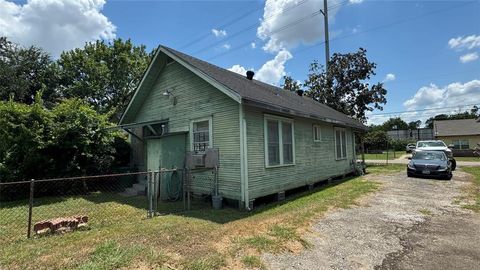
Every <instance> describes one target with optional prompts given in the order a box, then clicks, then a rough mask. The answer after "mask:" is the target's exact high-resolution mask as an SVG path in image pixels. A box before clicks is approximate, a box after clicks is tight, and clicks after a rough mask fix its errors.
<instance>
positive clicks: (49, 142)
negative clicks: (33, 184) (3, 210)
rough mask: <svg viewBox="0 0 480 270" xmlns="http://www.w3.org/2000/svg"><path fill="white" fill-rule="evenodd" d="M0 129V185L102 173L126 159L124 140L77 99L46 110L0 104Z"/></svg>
mask: <svg viewBox="0 0 480 270" xmlns="http://www.w3.org/2000/svg"><path fill="white" fill-rule="evenodd" d="M0 125H1V126H2V129H0V141H1V142H2V143H1V144H0V181H1V182H12V181H20V180H27V179H31V178H35V179H41V178H52V177H63V176H78V175H89V174H98V173H108V172H110V171H111V170H112V166H113V165H121V164H122V163H123V164H124V163H125V160H128V157H129V153H128V150H127V148H128V144H127V143H126V141H125V136H122V134H120V133H119V132H112V131H111V130H108V129H107V128H108V127H109V125H110V124H109V122H108V118H107V116H106V115H101V114H98V113H96V112H95V111H94V110H93V109H92V108H90V107H89V106H88V105H87V104H86V103H85V102H83V101H82V100H80V99H68V100H64V101H62V102H61V103H60V104H58V105H57V106H56V107H54V108H53V109H52V110H47V109H45V108H44V107H43V106H42V104H41V102H40V101H38V100H37V102H36V103H35V104H33V105H25V104H20V103H15V102H13V101H7V102H0ZM116 146H118V148H119V149H120V150H121V151H119V153H117V150H116V148H115V147H116ZM125 156H126V157H125Z"/></svg>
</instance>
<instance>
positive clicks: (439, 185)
mask: <svg viewBox="0 0 480 270" xmlns="http://www.w3.org/2000/svg"><path fill="white" fill-rule="evenodd" d="M367 177H368V178H369V179H370V180H372V181H378V182H380V183H382V188H381V189H380V190H379V191H378V192H377V193H375V194H373V195H371V196H368V198H365V199H364V200H362V201H361V203H360V204H359V206H356V207H353V208H350V209H343V210H338V211H334V212H331V213H329V214H328V215H326V216H325V218H323V219H321V220H319V221H318V222H317V223H316V224H315V225H314V226H313V232H312V233H311V234H310V235H309V236H308V241H309V242H310V243H311V244H312V245H313V246H312V248H310V249H308V250H304V251H303V252H300V253H299V254H292V253H282V254H278V255H275V254H265V255H264V259H265V261H266V262H267V265H268V267H269V268H271V269H454V268H455V269H475V268H477V269H478V265H479V264H480V215H478V214H475V213H473V212H472V211H470V210H466V209H463V208H462V207H461V206H460V205H458V204H455V203H453V202H454V201H455V199H456V198H458V197H459V196H461V194H462V190H464V189H465V187H467V186H468V185H470V182H469V179H470V178H469V175H468V174H466V173H464V172H461V171H456V172H454V178H453V179H452V180H451V181H439V180H433V179H420V178H407V177H406V175H405V173H404V172H402V173H395V174H391V175H371V176H367Z"/></svg>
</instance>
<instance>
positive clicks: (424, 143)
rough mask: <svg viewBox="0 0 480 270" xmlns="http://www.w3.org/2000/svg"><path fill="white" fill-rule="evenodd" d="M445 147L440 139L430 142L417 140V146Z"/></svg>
mask: <svg viewBox="0 0 480 270" xmlns="http://www.w3.org/2000/svg"><path fill="white" fill-rule="evenodd" d="M437 146H439V147H446V145H445V144H444V143H443V142H441V141H431V142H418V143H417V147H419V148H420V147H437Z"/></svg>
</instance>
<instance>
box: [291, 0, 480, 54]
mask: <svg viewBox="0 0 480 270" xmlns="http://www.w3.org/2000/svg"><path fill="white" fill-rule="evenodd" d="M473 3H476V1H470V2H466V3H463V4H460V5H457V6H454V7H448V8H444V9H438V10H434V11H432V12H426V13H423V14H420V15H418V16H414V17H411V18H407V19H401V20H397V21H394V22H391V23H388V24H384V25H380V26H376V27H372V28H369V29H366V30H363V31H359V32H356V33H352V34H348V35H344V36H340V37H337V38H332V39H330V42H331V41H335V40H340V39H344V38H348V37H351V36H354V35H358V34H364V33H367V32H371V31H376V30H379V29H382V28H387V27H391V26H394V25H397V24H402V23H405V22H408V21H411V20H416V19H421V18H423V17H427V16H430V15H433V14H436V13H441V12H445V11H450V10H453V9H457V8H460V7H463V6H466V5H470V4H473ZM323 44H325V41H322V42H320V43H318V44H316V45H314V46H311V47H308V48H304V49H301V50H297V51H296V52H295V53H296V54H297V55H298V54H299V53H303V52H305V51H308V50H311V49H313V48H316V47H318V46H320V45H323Z"/></svg>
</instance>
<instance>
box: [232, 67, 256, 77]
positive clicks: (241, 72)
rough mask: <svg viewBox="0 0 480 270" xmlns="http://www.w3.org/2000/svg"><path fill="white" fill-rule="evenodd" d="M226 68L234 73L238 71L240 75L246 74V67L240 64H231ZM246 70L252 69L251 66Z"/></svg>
mask: <svg viewBox="0 0 480 270" xmlns="http://www.w3.org/2000/svg"><path fill="white" fill-rule="evenodd" d="M228 70H230V71H233V72H235V73H238V74H240V75H246V74H247V69H246V68H244V67H242V66H240V65H233V66H232V67H231V68H229V69H228ZM248 70H253V68H250V69H248Z"/></svg>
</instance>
